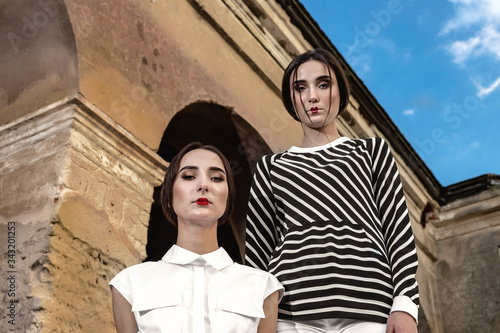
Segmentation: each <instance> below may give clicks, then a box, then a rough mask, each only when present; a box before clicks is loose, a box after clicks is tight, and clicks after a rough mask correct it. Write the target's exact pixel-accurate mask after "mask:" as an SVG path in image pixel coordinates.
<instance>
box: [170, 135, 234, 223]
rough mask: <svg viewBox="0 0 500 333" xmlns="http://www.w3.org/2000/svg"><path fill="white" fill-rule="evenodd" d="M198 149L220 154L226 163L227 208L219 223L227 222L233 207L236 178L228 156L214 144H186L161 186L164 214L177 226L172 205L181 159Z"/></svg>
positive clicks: (223, 162)
mask: <svg viewBox="0 0 500 333" xmlns="http://www.w3.org/2000/svg"><path fill="white" fill-rule="evenodd" d="M197 149H204V150H208V151H211V152H213V153H215V154H217V156H219V158H220V159H221V161H222V164H223V165H224V169H225V171H226V181H227V187H228V195H227V201H226V210H225V211H224V214H223V215H222V216H221V217H220V218H219V223H218V225H221V224H224V223H225V222H226V220H227V218H228V216H229V214H230V213H231V211H232V209H233V204H234V196H235V194H234V191H235V189H234V179H233V172H232V170H231V166H230V164H229V162H228V160H227V158H226V157H225V156H224V155H223V154H222V153H221V152H220V150H219V149H217V148H216V147H214V146H211V145H203V144H201V143H199V142H192V143H190V144H188V145H187V146H185V147H184V148H182V149H181V151H179V153H177V155H175V157H174V158H173V159H172V161H171V162H170V165H169V166H168V168H167V172H166V173H165V179H164V180H163V185H162V187H161V196H160V202H161V208H162V210H163V214H165V217H166V218H167V220H168V221H169V222H170V223H172V224H173V225H175V226H176V227H177V215H176V214H175V212H174V208H173V205H172V199H173V198H172V195H173V188H174V183H175V180H176V179H177V175H178V174H179V168H180V164H181V160H182V158H183V157H184V155H186V154H187V153H189V152H190V151H193V150H197Z"/></svg>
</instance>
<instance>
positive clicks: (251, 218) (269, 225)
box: [245, 155, 278, 271]
mask: <svg viewBox="0 0 500 333" xmlns="http://www.w3.org/2000/svg"><path fill="white" fill-rule="evenodd" d="M272 158H273V155H266V156H264V157H263V158H262V159H261V160H260V161H259V162H258V163H257V167H256V171H255V174H254V177H253V182H252V187H251V188H250V198H249V201H248V210H247V227H246V244H245V264H246V265H248V266H251V267H255V268H259V269H261V270H265V271H267V267H268V264H269V260H270V258H271V255H272V254H273V252H274V249H275V248H276V244H277V238H278V237H277V230H276V223H275V222H276V205H275V203H274V196H273V192H272V188H271V181H270V166H271V160H272Z"/></svg>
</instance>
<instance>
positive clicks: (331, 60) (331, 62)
mask: <svg viewBox="0 0 500 333" xmlns="http://www.w3.org/2000/svg"><path fill="white" fill-rule="evenodd" d="M309 60H317V61H320V62H322V63H324V64H325V65H326V67H327V68H328V72H330V70H333V72H334V73H335V77H336V78H337V84H338V87H339V93H340V107H339V110H338V111H339V112H338V114H341V113H342V112H343V111H344V110H345V109H346V108H347V105H348V104H349V83H348V81H347V76H346V74H345V72H344V70H343V69H342V65H340V62H339V61H338V59H337V58H336V57H335V56H334V55H333V54H331V53H330V52H328V51H326V50H323V49H315V50H310V51H307V52H305V53H302V54H301V55H299V56H297V57H295V58H294V59H293V60H292V61H291V62H290V64H289V65H288V67H287V68H286V69H285V73H284V74H283V81H282V82H281V98H282V100H283V105H284V106H285V109H286V110H287V111H288V113H289V114H290V115H291V116H292V117H293V119H295V120H297V121H300V119H299V118H298V117H297V114H296V113H295V108H294V105H293V101H292V94H291V89H290V77H291V76H292V75H294V74H296V73H297V68H299V66H300V65H302V64H303V63H305V62H307V61H309ZM330 89H331V87H330ZM330 102H331V101H330Z"/></svg>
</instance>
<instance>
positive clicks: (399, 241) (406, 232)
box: [372, 138, 419, 321]
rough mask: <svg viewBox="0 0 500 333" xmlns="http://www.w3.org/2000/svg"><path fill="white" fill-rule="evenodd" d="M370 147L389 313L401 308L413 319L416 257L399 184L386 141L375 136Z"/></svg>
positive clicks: (416, 307) (404, 201)
mask: <svg viewBox="0 0 500 333" xmlns="http://www.w3.org/2000/svg"><path fill="white" fill-rule="evenodd" d="M372 147H373V148H372V149H373V150H372V157H373V161H374V162H373V166H372V167H373V181H374V194H375V201H376V202H377V205H378V209H379V214H380V218H381V222H382V232H383V237H384V241H385V245H386V249H387V256H388V259H389V264H390V266H391V270H392V278H393V286H394V295H393V296H394V303H393V305H392V311H393V312H392V313H397V312H400V311H404V312H406V313H408V314H410V315H411V316H412V317H413V318H414V319H413V321H416V320H417V317H418V304H419V297H418V284H417V281H416V279H415V274H416V271H417V266H418V260H417V251H416V248H415V242H414V239H413V232H412V229H411V223H410V215H409V213H408V208H407V206H406V200H405V196H404V191H403V186H402V183H401V179H400V177H399V171H398V169H397V165H396V161H395V159H394V157H393V155H392V153H391V151H390V148H389V145H388V144H387V142H385V141H384V140H383V139H380V138H375V139H374V140H373V146H372ZM399 314H400V313H398V317H399Z"/></svg>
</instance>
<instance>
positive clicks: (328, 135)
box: [300, 121, 340, 148]
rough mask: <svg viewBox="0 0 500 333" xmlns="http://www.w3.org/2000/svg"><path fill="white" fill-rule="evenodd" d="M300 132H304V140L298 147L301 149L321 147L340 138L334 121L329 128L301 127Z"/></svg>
mask: <svg viewBox="0 0 500 333" xmlns="http://www.w3.org/2000/svg"><path fill="white" fill-rule="evenodd" d="M302 131H303V132H304V138H303V139H302V144H301V145H300V146H301V147H302V148H311V147H318V146H322V145H325V144H327V143H330V142H332V141H334V140H336V139H338V138H340V134H339V132H338V130H337V126H336V124H335V121H333V122H332V123H331V124H330V125H329V126H326V127H321V128H317V129H316V128H311V127H307V126H305V125H302Z"/></svg>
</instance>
